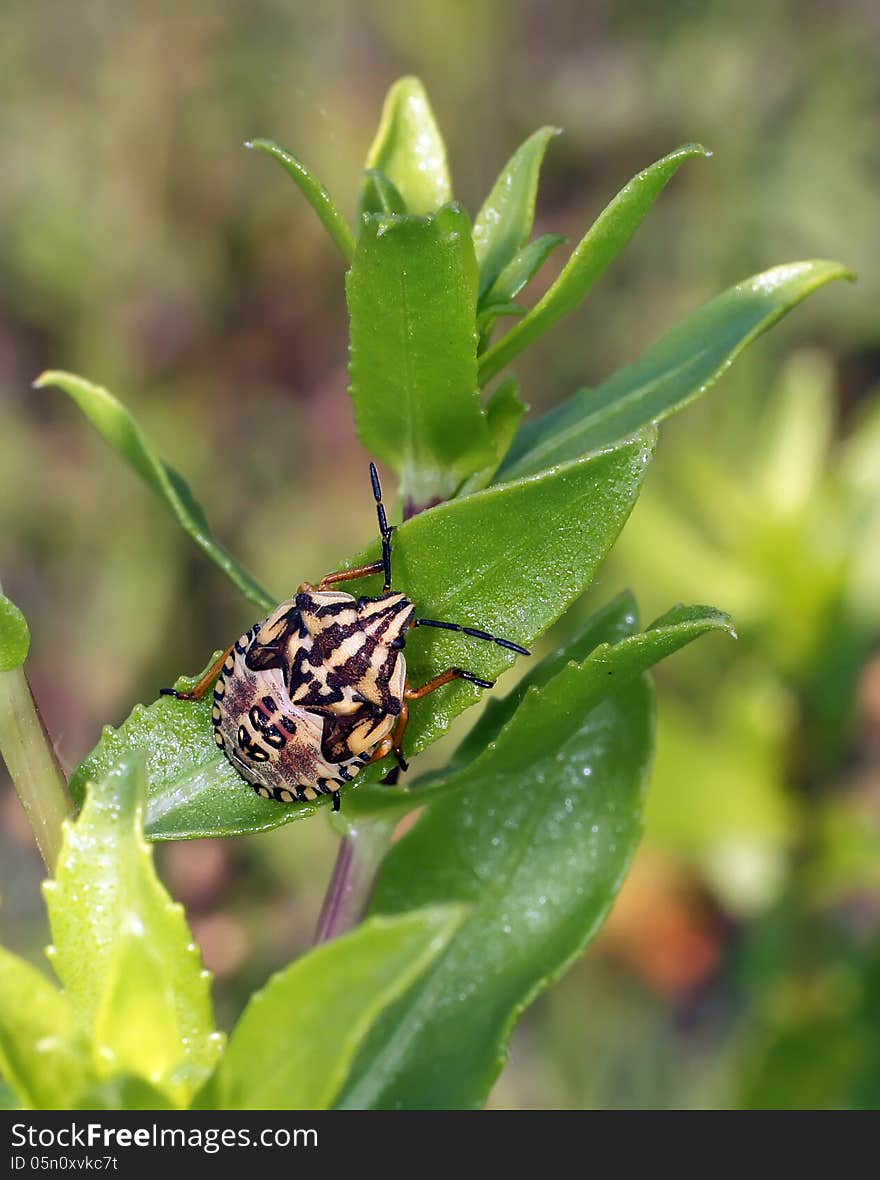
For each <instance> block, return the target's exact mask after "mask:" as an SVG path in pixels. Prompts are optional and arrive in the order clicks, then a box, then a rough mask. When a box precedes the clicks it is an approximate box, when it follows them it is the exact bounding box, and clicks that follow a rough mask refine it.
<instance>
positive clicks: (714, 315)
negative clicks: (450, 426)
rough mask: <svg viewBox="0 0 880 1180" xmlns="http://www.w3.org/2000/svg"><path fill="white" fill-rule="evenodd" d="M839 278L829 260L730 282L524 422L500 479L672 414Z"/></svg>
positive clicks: (840, 271)
mask: <svg viewBox="0 0 880 1180" xmlns="http://www.w3.org/2000/svg"><path fill="white" fill-rule="evenodd" d="M840 278H852V273H851V272H850V271H848V270H847V269H846V267H844V266H841V265H840V264H839V263H836V262H822V261H812V262H790V263H788V264H786V265H784V266H776V267H774V268H773V269H772V270H768V271H764V272H763V273H762V274H757V275H753V276H752V277H751V278H749V279H746V280H745V281H744V282H742V283H738V284H737V285H736V286H735V287H731V288H730V289H729V290H727V291H725V292H724V293H723V294H721V295H718V296H716V297H715V298H714V299H712V300H710V302H709V303H707V304H705V306H703V307H701V308H700V309H699V310H698V311H695V312H693V313H692V314H691V315H689V316H688V317H687V319H685V320H682V322H681V323H680V324H676V326H675V327H674V328H672V329H671V331H669V332H667V334H666V335H665V336H663V337H662V338H661V339H660V340H658V341H657V343H656V344H654V345H652V346H651V347H650V348H649V349H648V351H647V352H646V353H644V354H643V355H642V356H641V357H640V358H639V359H638V360H637V361H636V362H635V363H634V364H631V365H627V366H626V367H625V368H623V369H619V370H618V371H617V372H616V373H615V374H614V376H613V377H610V378H609V379H608V380H607V381H605V382H603V384H602V385H600V386H599V387H598V388H596V389H592V390H590V389H584V390H581V391H580V392H579V393H576V394H575V395H574V396H573V397H571V398H569V400H568V401H567V402H565V403H564V404H563V405H561V406H559V407H558V408H557V409H555V410H551V412H550V413H549V414H545V415H544V417H543V418H539V419H538V420H537V421H535V422H530V423H527V424H526V425H525V426H524V427H523V429H522V430H521V431H520V433H519V436H518V437H517V439H516V441H515V442H514V445H513V447H512V448H511V451H510V454H509V456H508V458H507V461H506V463H505V464H504V466H503V468H502V472H501V478H505V479H506V478H513V477H517V476H522V475H525V474H527V473H528V472H532V471H541V470H543V469H544V468H545V467H550V466H552V465H553V464H554V463H560V462H564V461H565V460H566V459H571V458H573V457H574V456H575V455H583V454H585V453H588V452H590V451H592V450H594V449H597V448H599V447H602V446H607V445H608V444H609V443H613V442H615V441H616V440H618V439H621V438H625V437H626V436H627V435H628V434H631V433H632V432H633V431H635V430H639V429H641V428H642V427H643V426H644V425H646V424H647V423H648V422H656V421H662V419H664V418H666V417H668V416H669V415H670V414H674V413H675V412H676V411H677V410H680V409H681V408H682V407H683V406H686V405H687V404H688V403H689V402H691V401H693V400H694V399H695V398H697V397H699V396H700V394H701V393H705V391H706V390H707V389H708V388H709V387H710V386H711V385H712V384H713V383H714V382H715V381H716V380H717V379H718V378H719V377H720V376H721V374H722V373H723V372H724V371H725V370H726V369H727V368H728V366H729V365H731V364H732V363H733V362H734V360H736V358H737V357H738V356H739V354H740V353H741V352H742V350H743V349H744V348H745V347H746V346H747V345H748V344H750V343H751V341H752V340H754V339H755V338H756V337H757V336H760V335H761V333H762V332H765V331H766V330H767V329H768V328H769V327H770V326H771V325H772V324H775V323H776V321H777V320H779V319H781V318H782V316H784V315H785V314H786V312H788V311H790V310H791V309H792V308H793V307H795V306H796V305H797V304H798V303H800V301H801V300H802V299H805V298H806V297H807V295H810V294H811V293H812V292H813V291H816V290H817V289H818V288H819V287H823V286H824V285H825V284H826V283H829V282H831V281H832V280H833V279H840Z"/></svg>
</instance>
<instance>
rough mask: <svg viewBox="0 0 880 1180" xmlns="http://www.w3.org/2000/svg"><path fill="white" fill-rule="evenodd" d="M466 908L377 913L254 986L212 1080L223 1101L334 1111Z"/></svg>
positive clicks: (247, 1106)
mask: <svg viewBox="0 0 880 1180" xmlns="http://www.w3.org/2000/svg"><path fill="white" fill-rule="evenodd" d="M461 918H462V912H461V910H459V909H457V908H452V907H449V906H442V907H441V906H436V907H432V908H429V909H422V910H417V911H414V912H412V913H409V914H403V915H401V916H400V917H395V918H371V919H370V920H369V921H367V922H365V923H364V924H363V925H362V926H360V927H359V928H358V929H357V930H355V931H353V932H352V933H351V934H347V935H346V936H345V937H343V938H339V939H336V940H335V941H333V942H330V943H326V944H325V945H324V946H321V947H319V948H318V949H317V950H313V951H311V952H310V953H309V954H307V955H305V956H304V957H303V958H301V959H299V960H297V962H295V963H293V964H291V966H289V967H287V968H286V969H285V970H284V971H281V972H279V973H278V974H277V975H275V976H273V978H272V979H271V980H270V981H269V983H268V984H267V985H266V987H265V988H264V989H263V990H262V991H260V992H257V993H256V995H254V996H253V997H252V998H251V1000H250V1002H249V1003H248V1006H247V1007H246V1008H245V1010H244V1013H243V1015H242V1017H241V1019H240V1020H239V1022H238V1024H237V1026H236V1028H235V1031H234V1032H233V1033H232V1036H231V1037H230V1040H229V1047H228V1049H227V1050H226V1053H225V1054H224V1056H223V1059H222V1061H221V1062H220V1065H219V1066H218V1069H217V1073H216V1075H215V1077H214V1078H213V1079H212V1082H211V1085H210V1090H209V1094H210V1098H211V1105H213V1106H214V1107H215V1108H216V1109H219V1110H326V1109H327V1108H328V1107H329V1106H330V1105H331V1104H332V1103H333V1101H334V1099H335V1098H336V1095H337V1094H338V1093H339V1090H340V1088H341V1086H342V1084H343V1082H344V1081H345V1079H346V1077H347V1076H348V1072H349V1069H350V1068H351V1063H352V1061H353V1059H354V1056H355V1054H356V1053H357V1051H358V1049H359V1048H360V1046H361V1044H362V1043H363V1041H364V1038H365V1037H366V1035H367V1033H368V1032H369V1030H370V1028H371V1027H372V1026H373V1024H374V1023H375V1021H376V1019H377V1017H378V1016H379V1014H380V1013H381V1012H382V1011H383V1010H384V1009H385V1008H387V1007H388V1005H389V1004H391V1003H393V1002H394V1001H395V1000H396V999H398V998H399V997H400V996H401V995H402V994H403V993H404V992H405V991H406V989H407V988H408V987H409V986H410V985H411V984H412V983H413V982H414V981H415V980H416V979H417V978H418V977H419V976H420V975H421V974H422V973H423V971H424V970H425V968H426V967H427V966H428V964H429V963H431V962H432V961H433V960H434V959H436V957H437V955H438V954H439V953H440V952H441V951H442V950H443V948H444V947H445V946H446V945H447V943H448V942H449V939H450V937H451V936H452V934H453V932H454V931H455V929H456V927H457V926H458V925H459V923H460V921H461Z"/></svg>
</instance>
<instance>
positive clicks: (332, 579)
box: [299, 561, 385, 593]
mask: <svg viewBox="0 0 880 1180" xmlns="http://www.w3.org/2000/svg"><path fill="white" fill-rule="evenodd" d="M384 568H385V567H384V566H383V564H382V562H381V561H371V562H370V563H369V565H359V566H356V567H355V568H354V569H351V570H337V572H336V573H335V574H326V575H325V576H324V577H323V578H322V579H321V581H320V582H319V583H318V585H317V587H315V586H313V585H312V584H311V582H303V584H302V585H301V586H300V587H299V590H300V593H302V592H303V591H306V592H307V591H309V590H315V589H317V590H326V589H327V587H328V586H338V585H339V583H340V582H353V581H355V579H356V578H368V577H369V576H370V575H371V574H381V573H382V571H383V570H384Z"/></svg>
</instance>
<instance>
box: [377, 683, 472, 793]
mask: <svg viewBox="0 0 880 1180" xmlns="http://www.w3.org/2000/svg"><path fill="white" fill-rule="evenodd" d="M453 680H468V681H470V683H471V684H478V685H479V686H480V688H492V681H490V680H481V679H480V678H479V677H478V676H475V675H474V674H473V672H466V671H465V670H464V668H447V669H446V671H445V672H439V673H438V674H437V675H436V676H432V677H431V679H430V680H428V681H427V682H426V683H425V684H423V685H421V687H420V688H412V687H411V686H410V685H407V686H406V688H405V689H404V693H403V701H402V702H401V708H400V716H399V717H398V719H397V724H396V725H395V727H394V732H393V733H392V734H391V735H390V736H389V737H386V738H383V739H382V741H381V742H380V743H379V745H378V746H377V747H376V750H375V752H374V754H373V756H372V758H371V759H370V762H381V760H382V759H383V758H385V757H387V755H388V754H394V756H395V758H396V759H397V761H398V764H399V765H400V768H401V770H406V769H407V766H406V759H405V758H404V756H403V735H404V733H405V732H406V727H407V725H408V724H409V702H410V701H419V700H421V699H422V697H426V696H428V694H429V693H432V692H435V691H436V690H437V689H438V688H442V687H443V685H444V684H450V683H451V682H452V681H453Z"/></svg>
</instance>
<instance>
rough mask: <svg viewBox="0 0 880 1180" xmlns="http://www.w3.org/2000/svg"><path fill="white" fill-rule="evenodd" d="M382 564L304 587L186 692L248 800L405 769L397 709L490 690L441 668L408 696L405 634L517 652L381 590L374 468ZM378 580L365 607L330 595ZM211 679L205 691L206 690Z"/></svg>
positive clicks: (288, 798)
mask: <svg viewBox="0 0 880 1180" xmlns="http://www.w3.org/2000/svg"><path fill="white" fill-rule="evenodd" d="M370 477H371V479H372V484H373V494H374V496H375V500H376V511H377V515H378V519H379V530H380V533H381V537H382V559H381V560H380V561H377V562H373V563H372V564H370V565H367V566H361V567H359V568H357V569H352V570H342V571H340V572H338V573H333V574H328V575H327V576H326V577H325V578H323V579H322V581H321V582H320V583H319V585H318V586H317V587H315V586H310V585H308V584H305V585H303V586H301V587H300V588H299V591H298V593H297V594H296V596H295V597H294V598H291V599H289V600H288V601H287V602H282V603H281V605H280V606H278V607H276V608H275V610H274V611H272V613H271V614H270V615H269V616H268V617H267V618H265V619H263V620H262V622H259V623H255V624H254V626H253V627H252V628H251V629H250V631H248V632H247V633H246V634H245V635H242V636H241V638H240V639H239V640H238V641H237V642H236V643H235V644H233V646H232V647H231V648H229V650H228V651H227V652H225V653H224V654H223V656H222V657H221V658H220V660H218V662H217V663H216V664H215V665H214V666H213V667H212V668H210V669H209V670H208V672H207V673H206V674H205V675H204V676H203V677H202V679H201V680H200V681H199V683H198V684H197V685H196V686H195V688H194V689H193V690H192V691H191V692H176V691H175V690H174V689H162V692H163V693H168V694H170V695H173V696H176V697H178V698H179V699H183V700H198V699H200V698H201V697H203V696H204V695H205V694H206V693H207V692H208V691H209V689H210V688H211V686H212V685H214V707H213V710H212V723H213V727H214V740H215V741H216V743H217V745H218V746H219V747H220V748H221V749H222V750H223V752H224V754H225V755H226V757H227V758H228V759H229V761H230V762H231V764H232V765H233V766H234V767H235V769H236V770H237V771H238V772H239V773H240V774H241V775H242V776H243V777H244V778H245V779H246V780H247V781H248V782H249V783H250V784H251V785H252V786H253V788H254V790H255V791H256V792H257V794H258V795H261V796H262V797H263V798H265V799H275V800H277V801H278V802H280V803H293V802H295V801H304V800H311V799H317V798H318V797H319V796H320V795H328V794H329V795H332V796H333V806H334V810H338V808H339V790H340V788H341V787H342V786H344V784H346V783H349V782H351V781H352V779H353V778H355V776H356V775H357V774H358V773H359V772H360V770H361V769H362V768H363V767H364V766H365V765H367V764H368V763H369V762H377V761H379V760H380V759H382V758H385V757H386V756H387V755H388V754H391V753H393V754H394V755H395V757H396V759H397V762H398V765H399V767H400V768H401V769H402V770H406V768H407V766H406V761H405V759H404V757H403V749H402V740H403V735H404V732H405V730H406V725H407V721H408V719H409V703H410V701H414V700H418V699H420V698H421V697H423V696H427V695H428V693H430V692H434V691H435V689H438V688H440V687H442V685H444V684H448V683H449V682H450V681H452V680H468V681H470V682H471V683H472V684H478V685H480V686H481V687H482V688H491V687H492V684H491V682H490V681H486V680H481V679H480V678H479V677H477V676H475V675H474V674H473V673H471V672H467V671H465V670H464V669H463V668H448V669H447V670H446V671H445V672H441V673H439V674H438V675H437V676H434V677H432V678H431V680H429V681H428V682H427V683H426V684H423V685H421V686H420V687H419V688H412V687H411V686H410V685H409V684H408V683H407V680H406V659H405V657H404V653H403V649H404V646H405V643H406V635H407V632H408V631H409V630H410V629H411V628H413V627H418V626H422V627H440V628H442V629H443V630H448V631H458V632H461V633H463V634H465V635H469V636H471V637H473V638H476V639H483V640H489V641H491V642H493V643H497V644H498V645H499V646H501V647H504V648H507V649H508V650H510V651H515V652H519V653H520V654H522V655H528V654H529V653H528V651H527V650H526V648H524V647H520V645H519V644H516V643H513V642H511V641H510V640H508V639H499V638H498V637H497V636H495V635H491V634H489V632H487V631H481V630H478V629H477V628H475V627H462V626H460V625H459V624H458V623H446V622H440V621H438V620H436V619H417V618H416V617H415V607H414V606H413V604H412V602H410V600H409V599H408V598H407V597H406V595H404V594H401V593H399V592H398V591H394V590H392V589H391V535H392V532H393V529H392V528H391V527H390V526H389V525H388V522H387V520H386V517H385V509H384V507H383V505H382V492H381V489H380V486H379V477H378V475H377V474H376V468H375V467H374V466H373V464H372V463H371V464H370ZM376 573H384V575H385V579H384V581H385V584H384V588H383V591H382V593H381V594H380V595H378V596H377V597H375V598H357V599H356V598H354V597H353V595H351V594H346V593H345V592H344V591H341V590H335V589H331V587H333V586H336V585H338V584H339V583H340V582H346V581H350V580H353V579H355V578H362V577H366V576H367V575H369V574H376ZM215 681H216V683H215Z"/></svg>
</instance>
